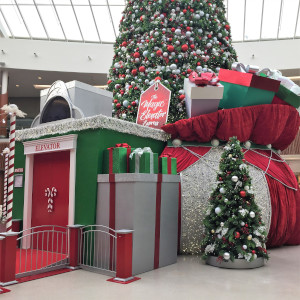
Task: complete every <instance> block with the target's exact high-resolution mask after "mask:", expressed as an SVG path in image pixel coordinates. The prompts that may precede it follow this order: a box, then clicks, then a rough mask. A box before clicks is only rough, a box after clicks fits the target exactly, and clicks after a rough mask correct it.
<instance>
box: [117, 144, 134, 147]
mask: <svg viewBox="0 0 300 300" xmlns="http://www.w3.org/2000/svg"><path fill="white" fill-rule="evenodd" d="M119 147H122V148H131V146H129V145H128V144H127V143H122V144H116V148H119Z"/></svg>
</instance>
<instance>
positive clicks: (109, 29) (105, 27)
mask: <svg viewBox="0 0 300 300" xmlns="http://www.w3.org/2000/svg"><path fill="white" fill-rule="evenodd" d="M93 12H94V15H95V19H96V23H97V27H98V30H99V33H100V38H101V41H102V42H112V43H114V42H115V40H116V37H115V34H114V30H113V26H112V23H111V20H110V14H109V10H108V7H107V6H93ZM120 20H121V18H120Z"/></svg>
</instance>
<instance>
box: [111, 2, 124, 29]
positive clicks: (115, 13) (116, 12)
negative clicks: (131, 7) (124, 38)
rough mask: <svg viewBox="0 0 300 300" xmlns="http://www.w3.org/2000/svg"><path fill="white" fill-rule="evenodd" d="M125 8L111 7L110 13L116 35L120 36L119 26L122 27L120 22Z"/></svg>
mask: <svg viewBox="0 0 300 300" xmlns="http://www.w3.org/2000/svg"><path fill="white" fill-rule="evenodd" d="M124 8H125V6H111V7H110V12H111V16H112V19H113V22H114V26H115V30H116V34H117V35H119V26H120V21H121V15H122V12H123V11H124Z"/></svg>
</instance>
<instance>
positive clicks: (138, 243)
mask: <svg viewBox="0 0 300 300" xmlns="http://www.w3.org/2000/svg"><path fill="white" fill-rule="evenodd" d="M113 176H114V179H113V181H110V180H112V179H111V177H112V175H108V174H100V175H98V197H97V217H96V219H97V224H99V225H104V226H107V227H110V228H112V227H115V229H116V230H120V229H131V230H134V232H133V252H132V274H133V275H136V274H140V273H143V272H147V271H150V270H153V269H155V268H158V267H163V266H167V265H169V264H173V263H176V261H177V238H178V198H179V182H180V176H179V175H162V174H158V175H157V174H138V173H134V174H115V175H113ZM159 179H161V181H160V180H159ZM158 180H159V183H158ZM111 185H113V186H114V192H113V193H111V187H112V186H111Z"/></svg>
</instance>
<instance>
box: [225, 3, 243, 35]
mask: <svg viewBox="0 0 300 300" xmlns="http://www.w3.org/2000/svg"><path fill="white" fill-rule="evenodd" d="M244 10H245V1H243V0H228V21H229V23H230V27H231V35H232V39H234V40H235V41H242V40H243V34H244Z"/></svg>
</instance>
